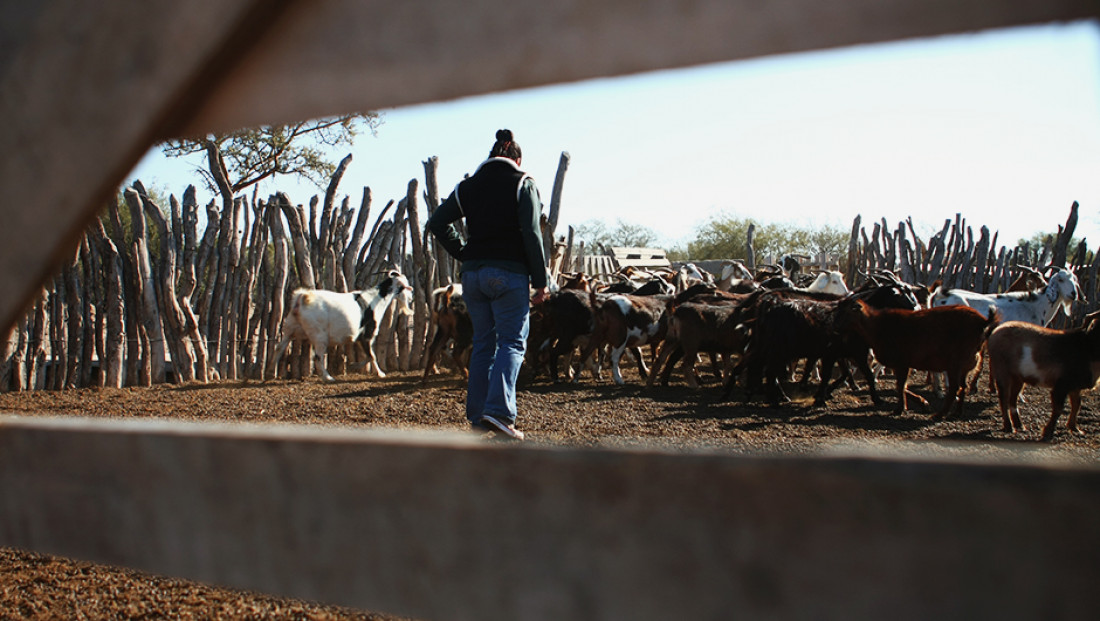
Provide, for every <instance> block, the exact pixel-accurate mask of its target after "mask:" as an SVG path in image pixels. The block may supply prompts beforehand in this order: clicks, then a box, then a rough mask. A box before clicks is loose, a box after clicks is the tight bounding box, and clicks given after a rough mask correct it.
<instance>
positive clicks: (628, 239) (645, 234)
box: [573, 219, 657, 248]
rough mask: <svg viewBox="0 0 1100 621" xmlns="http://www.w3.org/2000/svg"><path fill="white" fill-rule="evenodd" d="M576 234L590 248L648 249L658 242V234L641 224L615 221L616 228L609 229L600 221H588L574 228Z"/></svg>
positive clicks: (620, 220)
mask: <svg viewBox="0 0 1100 621" xmlns="http://www.w3.org/2000/svg"><path fill="white" fill-rule="evenodd" d="M573 230H574V232H575V234H576V235H577V236H578V237H580V238H581V239H583V240H584V241H585V243H586V244H587V245H588V246H591V247H596V246H597V245H598V244H603V246H604V247H605V248H611V247H612V246H622V247H627V248H648V247H649V246H650V245H652V244H653V243H654V242H656V241H657V232H656V231H654V230H653V229H651V228H648V227H645V226H642V225H640V224H633V223H630V222H624V221H623V220H622V219H617V220H616V221H615V228H613V229H609V228H608V227H607V225H606V224H604V223H603V222H602V221H600V220H588V221H586V222H582V223H581V224H578V225H577V226H576V227H574V229H573Z"/></svg>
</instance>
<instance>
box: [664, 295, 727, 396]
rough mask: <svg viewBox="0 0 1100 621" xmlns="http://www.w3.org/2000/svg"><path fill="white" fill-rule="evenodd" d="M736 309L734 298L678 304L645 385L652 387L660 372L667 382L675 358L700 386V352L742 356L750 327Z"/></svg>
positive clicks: (692, 382) (694, 384)
mask: <svg viewBox="0 0 1100 621" xmlns="http://www.w3.org/2000/svg"><path fill="white" fill-rule="evenodd" d="M737 310H738V309H737V304H736V302H735V301H734V300H726V301H725V303H722V304H699V303H694V302H688V303H685V304H681V305H680V306H677V307H675V309H673V310H672V311H671V317H670V318H669V327H668V333H667V334H666V335H665V340H664V343H662V344H661V350H660V353H659V354H658V356H657V360H656V361H655V362H654V363H653V368H652V369H650V372H649V378H648V379H647V380H646V385H647V386H652V385H653V384H654V382H656V381H657V376H658V374H659V375H660V376H661V384H662V385H667V384H668V377H669V375H670V374H671V372H672V367H673V366H674V365H675V363H676V357H679V356H682V357H683V360H684V362H683V365H682V368H683V370H684V378H685V379H686V380H687V383H688V386H690V387H692V388H698V387H699V379H698V376H697V375H696V373H695V362H696V356H697V354H698V353H699V352H700V351H708V352H710V353H711V354H712V356H713V355H714V354H716V353H721V354H723V355H727V356H728V355H729V354H738V355H740V354H741V352H742V351H744V349H745V343H746V341H747V337H748V329H747V328H745V327H744V326H742V325H739V324H740V317H739V315H738V313H737ZM677 350H679V351H677Z"/></svg>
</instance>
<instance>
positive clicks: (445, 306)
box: [424, 283, 474, 380]
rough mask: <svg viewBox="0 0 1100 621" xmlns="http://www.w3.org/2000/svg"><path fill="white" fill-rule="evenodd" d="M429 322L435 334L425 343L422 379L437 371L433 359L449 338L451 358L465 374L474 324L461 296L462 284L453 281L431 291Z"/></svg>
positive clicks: (468, 362) (463, 374) (437, 356)
mask: <svg viewBox="0 0 1100 621" xmlns="http://www.w3.org/2000/svg"><path fill="white" fill-rule="evenodd" d="M431 321H432V325H433V326H435V336H433V337H432V342H431V344H430V345H428V357H427V361H426V362H425V364H424V379H425V380H427V379H428V376H430V375H431V374H432V373H438V372H439V370H438V369H437V368H436V362H437V361H438V360H439V356H440V355H441V354H442V353H443V350H444V348H446V347H447V344H448V343H451V342H453V343H454V346H453V348H452V354H451V358H452V359H453V360H454V361H455V363H456V364H457V365H458V368H459V370H460V371H461V373H462V376H463V377H466V376H467V368H468V367H469V364H470V351H471V348H472V345H473V337H474V325H473V323H472V322H471V321H470V313H469V311H467V310H466V302H465V300H463V299H462V285H461V284H459V283H454V284H450V285H447V286H446V287H440V288H438V289H436V290H434V291H432V318H431Z"/></svg>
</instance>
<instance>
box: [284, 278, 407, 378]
mask: <svg viewBox="0 0 1100 621" xmlns="http://www.w3.org/2000/svg"><path fill="white" fill-rule="evenodd" d="M411 298H412V286H411V285H409V281H408V279H406V278H405V277H404V276H403V275H402V274H401V273H400V272H398V271H396V270H394V271H391V272H390V273H389V274H387V275H386V278H385V279H384V280H382V282H380V283H378V284H377V285H376V286H374V287H371V288H370V289H365V290H363V291H350V292H348V293H337V292H336V291H325V290H322V289H298V290H296V291H295V292H294V299H293V301H292V302H291V304H290V311H289V312H288V313H287V315H286V318H285V319H284V320H283V339H282V341H280V342H279V346H278V347H277V348H276V350H275V368H276V369H278V367H279V361H280V360H282V358H283V354H285V353H286V348H287V346H288V345H289V344H290V341H292V340H304V339H309V343H310V345H312V346H313V356H314V358H315V359H316V360H317V366H318V368H319V369H320V370H321V377H322V378H324V380H325V381H326V382H331V381H334V379H335V378H333V377H332V375H331V374H330V373H329V372H328V368H327V367H326V366H325V355H326V354H327V353H328V348H329V347H330V346H331V345H339V344H341V343H348V342H354V343H357V344H358V345H359V346H360V347H361V348H362V349H363V353H364V354H366V358H367V360H366V362H365V363H364V364H365V365H366V371H367V373H369V372H370V370H371V367H372V366H373V368H374V371H375V373H376V374H377V375H378V377H385V376H386V374H385V373H383V372H382V369H381V368H379V366H378V361H377V360H376V359H375V357H374V339H375V337H376V336H377V335H378V324H379V322H381V321H382V315H384V314H385V313H386V309H387V308H389V306H390V303H391V302H393V301H394V300H395V299H396V300H398V302H399V308H400V309H401V310H402V311H405V312H408V309H409V303H410V302H411Z"/></svg>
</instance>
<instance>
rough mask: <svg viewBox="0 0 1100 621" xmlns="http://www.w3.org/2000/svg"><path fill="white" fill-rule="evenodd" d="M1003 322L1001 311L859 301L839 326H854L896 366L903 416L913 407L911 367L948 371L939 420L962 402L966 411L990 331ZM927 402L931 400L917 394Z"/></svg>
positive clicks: (877, 354) (885, 360) (899, 409)
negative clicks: (972, 380) (887, 305)
mask: <svg viewBox="0 0 1100 621" xmlns="http://www.w3.org/2000/svg"><path fill="white" fill-rule="evenodd" d="M997 321H998V316H997V313H996V311H995V310H994V311H990V313H989V316H988V317H985V316H982V314H981V313H979V312H978V311H976V310H974V309H973V308H969V307H966V306H941V307H936V308H927V309H922V310H903V309H874V308H871V307H870V306H869V305H868V304H867V303H866V302H864V301H862V300H856V301H855V303H854V304H851V305H847V306H846V307H845V310H844V312H843V313H841V314H840V317H839V319H838V325H839V326H841V328H847V327H851V328H852V329H854V330H855V331H857V332H858V333H860V334H862V335H863V336H864V338H866V339H867V342H868V344H870V346H871V349H872V351H873V352H874V355H875V358H876V359H877V360H878V361H879V362H880V363H881V364H882V365H883V366H885V367H887V368H890V369H893V371H894V374H895V377H896V379H897V391H898V405H897V408H896V410H895V413H896V414H900V413H902V412H904V411H906V410H907V409H908V402H907V400H906V395H908V394H911V393H909V392H908V389H907V385H908V382H909V371H910V370H912V369H917V370H922V371H943V372H945V373H946V374H947V382H948V390H947V398H946V399H945V400H944V404H943V407H942V409H941V410H940V412H939V413H938V414H937V415H936V417H937V418H946V417H947V416H948V414H949V413H950V411H951V407H952V406H953V405H955V403H956V401H957V402H958V408H959V409H960V410H961V409H962V404H963V400H964V399H965V397H966V390H965V388H966V377H967V375H968V374H969V373H970V371H971V370H972V369H973V368H974V366H975V365H976V364H977V363H978V352H979V351H980V350H981V348H982V345H983V344H984V343H985V337H986V334H987V329H989V328H990V327H991V326H993V325H994V324H995V323H996V322H997ZM913 396H914V397H916V398H917V399H919V400H920V401H921V402H922V403H923V404H924V405H927V402H926V401H925V400H924V399H923V398H921V397H919V396H917V395H913Z"/></svg>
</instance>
